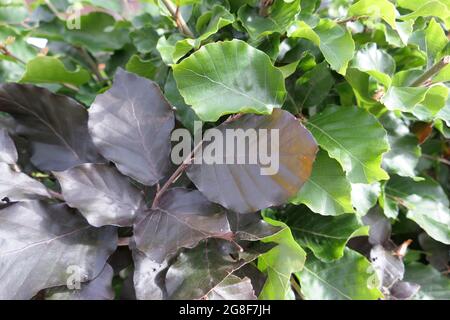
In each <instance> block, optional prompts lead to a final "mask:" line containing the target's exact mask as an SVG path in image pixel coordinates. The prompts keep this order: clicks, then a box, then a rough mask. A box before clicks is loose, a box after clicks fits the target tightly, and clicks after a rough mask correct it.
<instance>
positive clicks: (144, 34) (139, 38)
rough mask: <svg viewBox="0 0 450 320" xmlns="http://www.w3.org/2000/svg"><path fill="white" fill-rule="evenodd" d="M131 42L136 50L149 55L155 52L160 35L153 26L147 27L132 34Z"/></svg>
mask: <svg viewBox="0 0 450 320" xmlns="http://www.w3.org/2000/svg"><path fill="white" fill-rule="evenodd" d="M130 37H131V40H132V41H133V44H134V45H135V46H136V49H137V50H138V51H139V52H141V53H149V52H152V51H153V50H155V48H156V44H157V42H158V38H159V36H158V33H156V31H155V28H154V27H153V26H145V27H143V28H140V29H137V30H134V31H132V32H131V33H130Z"/></svg>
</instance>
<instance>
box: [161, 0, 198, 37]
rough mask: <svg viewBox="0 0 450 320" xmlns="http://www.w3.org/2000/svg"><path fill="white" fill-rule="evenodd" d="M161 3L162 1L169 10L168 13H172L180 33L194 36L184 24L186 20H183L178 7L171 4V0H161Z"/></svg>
mask: <svg viewBox="0 0 450 320" xmlns="http://www.w3.org/2000/svg"><path fill="white" fill-rule="evenodd" d="M161 1H162V3H164V6H165V7H166V8H167V10H169V13H170V14H171V15H172V18H173V19H174V20H175V23H176V24H177V26H178V29H179V30H180V32H181V33H183V34H184V35H186V36H188V37H190V38H195V36H194V33H193V32H192V31H191V29H190V28H189V27H188V25H187V24H186V21H184V19H183V17H182V16H181V14H180V11H179V10H178V8H177V7H176V6H175V5H174V4H173V2H172V1H171V0H161Z"/></svg>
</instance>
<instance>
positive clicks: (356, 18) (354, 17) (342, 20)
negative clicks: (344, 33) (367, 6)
mask: <svg viewBox="0 0 450 320" xmlns="http://www.w3.org/2000/svg"><path fill="white" fill-rule="evenodd" d="M367 18H368V16H352V17H348V18H345V19H341V20H336V23H337V24H346V23H347V22H355V21H358V20H360V19H367Z"/></svg>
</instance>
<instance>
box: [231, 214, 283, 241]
mask: <svg viewBox="0 0 450 320" xmlns="http://www.w3.org/2000/svg"><path fill="white" fill-rule="evenodd" d="M228 221H229V223H230V226H231V230H232V231H233V233H234V234H235V239H237V240H246V241H259V240H261V239H264V238H266V237H269V236H272V235H274V234H275V233H277V232H279V231H281V230H282V228H280V227H275V226H273V225H271V224H269V223H267V222H265V221H264V220H263V219H262V218H261V215H260V214H259V213H255V214H244V215H243V214H239V213H235V212H228Z"/></svg>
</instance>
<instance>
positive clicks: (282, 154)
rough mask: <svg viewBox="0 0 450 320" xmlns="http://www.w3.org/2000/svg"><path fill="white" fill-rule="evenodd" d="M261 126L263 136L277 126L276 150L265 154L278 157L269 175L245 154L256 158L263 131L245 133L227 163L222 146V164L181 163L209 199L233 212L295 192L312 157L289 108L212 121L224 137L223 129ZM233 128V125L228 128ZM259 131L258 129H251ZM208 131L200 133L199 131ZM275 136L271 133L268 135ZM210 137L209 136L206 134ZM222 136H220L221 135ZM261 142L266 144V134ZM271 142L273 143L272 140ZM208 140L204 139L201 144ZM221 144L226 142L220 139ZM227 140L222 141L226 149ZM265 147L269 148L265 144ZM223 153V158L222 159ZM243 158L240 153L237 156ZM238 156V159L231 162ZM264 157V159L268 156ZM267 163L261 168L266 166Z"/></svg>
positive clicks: (312, 146)
mask: <svg viewBox="0 0 450 320" xmlns="http://www.w3.org/2000/svg"><path fill="white" fill-rule="evenodd" d="M229 129H231V130H239V129H240V130H244V131H241V132H249V131H247V130H248V129H252V130H253V129H255V130H260V129H267V131H266V132H267V137H271V136H272V132H276V131H272V130H273V129H275V130H279V131H278V134H279V141H278V146H279V148H278V151H277V150H276V148H275V150H274V151H275V152H272V153H271V154H270V153H268V154H270V156H271V158H272V159H274V160H277V161H278V162H279V167H278V170H276V172H275V173H274V174H271V175H262V173H261V168H263V167H264V166H263V165H262V164H261V161H258V162H257V164H249V163H250V156H254V155H258V156H259V157H258V158H259V160H260V158H261V155H262V154H264V153H265V152H259V151H261V150H260V149H259V148H258V145H259V144H260V143H259V142H260V141H261V139H265V135H262V134H259V138H257V139H258V141H256V140H255V139H254V138H253V137H254V136H253V137H251V136H250V138H249V139H247V141H249V143H246V144H245V148H238V150H237V152H236V153H235V154H234V162H233V163H235V164H226V163H229V162H230V161H229V158H230V157H232V155H230V154H226V152H225V151H224V152H223V159H221V160H222V161H221V162H222V163H223V164H217V163H213V164H206V163H204V162H203V163H202V164H192V165H190V166H189V167H188V169H187V174H188V176H189V178H190V179H191V180H192V181H193V182H194V184H195V185H196V186H197V188H198V189H199V190H200V191H201V192H202V193H203V194H204V195H205V196H206V197H207V198H208V199H209V200H210V201H213V202H216V203H220V204H221V205H222V206H224V207H226V208H228V209H231V210H232V211H235V212H239V213H249V212H256V211H258V210H259V209H263V208H267V207H270V206H275V205H281V204H283V203H285V202H286V201H287V200H288V199H289V198H290V197H292V196H293V195H295V194H297V192H298V191H299V189H300V188H301V186H302V185H303V184H304V183H305V181H306V180H307V179H308V178H309V176H310V174H311V170H312V163H313V161H314V159H315V155H316V152H317V144H316V142H315V140H314V138H313V137H312V135H311V134H310V133H309V131H308V130H307V129H306V128H305V127H303V125H301V124H300V122H299V121H298V120H297V119H296V118H295V117H294V116H293V115H291V114H290V113H289V112H287V111H284V110H279V109H275V110H274V111H273V113H272V114H271V115H267V116H261V115H244V116H242V117H240V118H239V119H237V120H234V121H230V122H226V123H223V124H221V125H220V126H218V127H217V128H216V129H215V130H219V131H220V132H221V133H222V134H223V137H225V133H226V130H229ZM234 132H236V133H238V131H234ZM257 132H260V131H257ZM207 134H208V131H207V132H206V133H205V136H206V135H207ZM274 136H275V135H274ZM212 140H213V142H214V139H212ZM224 140H225V139H224ZM268 140H269V141H268V143H267V145H268V146H270V145H271V144H272V141H273V140H271V139H268ZM274 142H275V143H273V144H272V145H274V146H275V145H277V143H276V141H274ZM210 143H212V142H209V143H204V145H203V150H206V148H207V146H208V145H209V144H210ZM225 144H226V143H225ZM227 148H228V146H225V149H227ZM269 150H270V148H269ZM227 158H228V161H227ZM243 159H246V160H245V161H243ZM237 160H239V161H240V162H241V163H242V162H244V164H236V163H239V162H238V161H237ZM268 162H269V161H268ZM266 169H267V168H266Z"/></svg>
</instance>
